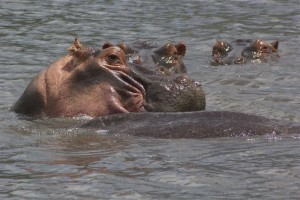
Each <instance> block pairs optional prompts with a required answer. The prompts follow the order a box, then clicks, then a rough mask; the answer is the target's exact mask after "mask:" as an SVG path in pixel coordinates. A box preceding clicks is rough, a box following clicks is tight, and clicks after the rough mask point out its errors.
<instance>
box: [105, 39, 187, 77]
mask: <svg viewBox="0 0 300 200" xmlns="http://www.w3.org/2000/svg"><path fill="white" fill-rule="evenodd" d="M110 46H112V44H111V43H109V42H108V43H105V44H104V45H103V48H107V47H110ZM117 46H118V47H120V48H121V49H123V51H124V52H125V55H126V58H127V61H128V62H129V63H134V64H139V65H142V66H144V67H147V68H149V69H152V70H154V71H157V72H160V73H161V74H165V75H172V74H176V73H186V67H185V65H184V63H183V57H184V55H185V53H186V46H185V44H184V43H181V42H179V43H177V44H173V43H171V42H168V43H166V44H165V45H163V46H159V45H158V44H156V43H153V42H150V41H135V42H133V43H131V44H127V43H124V42H122V43H120V44H118V45H117Z"/></svg>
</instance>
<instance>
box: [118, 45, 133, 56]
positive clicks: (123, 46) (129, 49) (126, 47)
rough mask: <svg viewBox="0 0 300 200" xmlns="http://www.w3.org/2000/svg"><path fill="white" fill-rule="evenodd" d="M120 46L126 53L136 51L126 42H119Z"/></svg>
mask: <svg viewBox="0 0 300 200" xmlns="http://www.w3.org/2000/svg"><path fill="white" fill-rule="evenodd" d="M118 47H120V48H121V49H122V50H123V51H124V53H125V54H126V55H127V54H134V53H135V50H134V49H132V48H131V47H129V46H127V45H126V44H125V43H124V42H122V43H120V44H118Z"/></svg>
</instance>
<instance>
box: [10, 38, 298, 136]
mask: <svg viewBox="0 0 300 200" xmlns="http://www.w3.org/2000/svg"><path fill="white" fill-rule="evenodd" d="M175 46H176V45H175ZM165 47H166V46H165V45H164V46H163V47H162V49H165ZM180 48H182V46H181V47H180ZM180 48H179V49H177V48H176V49H177V52H178V51H179V52H181V50H182V49H180ZM124 51H126V48H121V47H120V46H118V45H116V46H114V45H107V44H105V45H103V46H102V48H99V49H94V48H90V47H86V46H84V45H83V44H81V43H80V41H79V39H75V41H74V43H73V44H72V45H71V47H70V48H69V49H68V54H67V55H65V56H63V57H61V58H59V59H58V60H56V61H54V62H53V63H52V64H50V65H49V66H48V67H47V68H46V69H44V70H43V71H41V72H40V73H39V74H37V76H36V77H34V78H33V80H32V81H31V82H30V83H29V85H28V86H27V88H26V89H25V91H24V93H23V94H22V95H21V97H20V98H19V100H18V101H17V102H16V104H15V105H14V106H13V107H12V110H13V111H15V112H16V113H21V114H25V115H29V116H48V117H74V116H79V115H89V116H91V117H93V118H94V119H93V120H91V121H89V122H87V123H84V124H82V125H80V126H79V128H81V129H95V130H96V131H100V132H101V131H102V132H103V133H112V134H125V135H126V134H127V135H133V136H144V137H155V138H207V137H228V136H230V137H232V136H234V137H235V136H252V135H261V134H284V133H300V127H299V126H293V125H291V124H289V123H283V124H282V123H281V122H278V121H274V120H269V119H266V118H263V117H259V116H254V115H249V114H243V113H235V112H228V111H205V105H206V101H205V93H204V91H203V89H202V86H201V84H200V83H199V82H197V81H194V80H192V79H190V78H189V77H188V76H187V75H186V74H185V73H183V72H178V73H177V72H175V71H174V72H172V73H169V74H164V73H161V72H160V71H157V70H155V69H153V65H152V66H151V63H149V64H150V67H144V66H143V61H138V59H137V60H136V61H133V60H132V61H129V59H130V56H132V55H129V54H127V53H126V52H124ZM126 54H127V55H129V57H127V56H126ZM177 54H180V55H183V54H182V53H177ZM131 58H133V57H131ZM151 62H153V61H151ZM152 64H153V63H152ZM163 64H164V63H163ZM163 66H164V65H163Z"/></svg>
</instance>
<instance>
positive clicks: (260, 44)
mask: <svg viewBox="0 0 300 200" xmlns="http://www.w3.org/2000/svg"><path fill="white" fill-rule="evenodd" d="M278 44H279V42H278V41H275V42H272V43H270V44H269V43H267V42H264V41H261V40H251V39H247V40H242V39H238V40H234V41H232V42H230V43H227V42H224V41H221V40H217V42H216V44H215V45H214V46H213V50H212V59H211V64H212V65H230V64H245V63H248V62H252V63H261V62H268V61H269V60H278V58H279V57H280V56H279V54H278Z"/></svg>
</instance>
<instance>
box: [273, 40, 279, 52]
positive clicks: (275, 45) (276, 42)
mask: <svg viewBox="0 0 300 200" xmlns="http://www.w3.org/2000/svg"><path fill="white" fill-rule="evenodd" d="M271 45H272V46H273V47H274V49H276V50H278V46H279V41H278V40H276V41H274V42H272V43H271Z"/></svg>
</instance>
